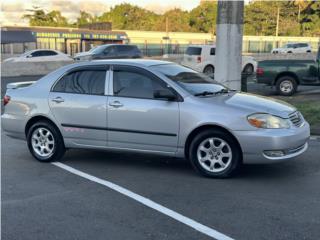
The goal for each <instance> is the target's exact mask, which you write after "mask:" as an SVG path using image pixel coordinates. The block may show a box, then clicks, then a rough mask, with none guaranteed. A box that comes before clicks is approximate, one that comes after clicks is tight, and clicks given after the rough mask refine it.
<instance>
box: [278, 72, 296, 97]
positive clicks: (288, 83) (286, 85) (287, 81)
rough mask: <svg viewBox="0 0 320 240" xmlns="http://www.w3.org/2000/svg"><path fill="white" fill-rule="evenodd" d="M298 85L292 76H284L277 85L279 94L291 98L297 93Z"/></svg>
mask: <svg viewBox="0 0 320 240" xmlns="http://www.w3.org/2000/svg"><path fill="white" fill-rule="evenodd" d="M297 87H298V84H297V82H296V80H295V79H294V78H293V77H291V76H284V77H281V78H279V79H278V81H277V83H276V88H277V93H278V94H279V95H283V96H291V95H293V94H294V93H295V92H296V91H297Z"/></svg>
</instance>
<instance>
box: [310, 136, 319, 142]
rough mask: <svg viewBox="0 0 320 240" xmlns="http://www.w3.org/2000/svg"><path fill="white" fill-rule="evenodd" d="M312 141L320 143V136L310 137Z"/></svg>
mask: <svg viewBox="0 0 320 240" xmlns="http://www.w3.org/2000/svg"><path fill="white" fill-rule="evenodd" d="M310 140H313V141H318V142H320V136H319V135H311V136H310Z"/></svg>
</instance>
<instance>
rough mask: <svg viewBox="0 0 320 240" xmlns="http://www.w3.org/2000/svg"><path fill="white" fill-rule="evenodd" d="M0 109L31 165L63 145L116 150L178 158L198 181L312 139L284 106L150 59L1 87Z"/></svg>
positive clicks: (75, 68)
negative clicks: (0, 101)
mask: <svg viewBox="0 0 320 240" xmlns="http://www.w3.org/2000/svg"><path fill="white" fill-rule="evenodd" d="M4 104H5V111H4V113H3V115H2V124H3V130H4V131H5V132H6V134H7V135H9V136H11V137H15V138H21V139H26V140H27V143H28V147H29V150H30V152H31V154H32V155H33V156H34V157H35V158H36V159H38V160H39V161H57V160H59V159H60V158H62V156H63V155H64V153H65V151H66V149H69V148H87V149H89V148H90V149H109V150H112V149H117V150H119V149H120V150H123V151H138V152H148V153H157V154H162V155H167V156H176V157H182V158H186V159H189V160H190V162H191V163H192V165H193V167H194V168H195V169H196V170H197V171H198V172H199V173H201V174H203V175H205V176H209V177H228V176H231V175H232V174H234V173H235V172H236V171H237V170H238V169H239V168H240V166H241V165H242V163H274V162H279V161H282V160H287V159H290V158H292V157H295V156H297V155H299V154H301V153H303V152H304V151H305V150H306V149H307V147H308V144H307V141H308V138H309V135H310V130H309V124H308V123H307V122H306V121H305V120H304V118H303V116H302V115H301V113H299V112H298V111H297V110H296V109H295V108H294V107H293V106H291V105H289V104H287V103H285V102H280V101H276V100H273V99H270V98H266V97H261V96H257V95H253V94H247V93H241V92H237V91H233V90H230V89H228V88H226V87H224V86H222V85H221V84H219V83H217V82H215V81H213V80H212V79H211V78H209V77H207V76H205V75H203V74H201V73H198V72H196V71H193V70H191V69H189V68H185V67H182V66H180V65H177V64H173V63H170V62H164V61H155V60H104V61H92V62H85V63H77V64H72V65H68V66H65V67H62V68H60V69H58V70H56V71H54V72H52V73H50V74H48V75H47V76H45V77H43V78H41V79H40V80H38V81H37V82H23V83H11V84H8V86H7V92H6V96H5V97H4Z"/></svg>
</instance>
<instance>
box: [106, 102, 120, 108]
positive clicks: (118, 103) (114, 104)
mask: <svg viewBox="0 0 320 240" xmlns="http://www.w3.org/2000/svg"><path fill="white" fill-rule="evenodd" d="M109 106H111V107H114V108H119V107H123V104H122V103H121V102H119V101H114V102H111V103H109Z"/></svg>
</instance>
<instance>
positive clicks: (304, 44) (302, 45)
mask: <svg viewBox="0 0 320 240" xmlns="http://www.w3.org/2000/svg"><path fill="white" fill-rule="evenodd" d="M298 45H299V47H308V44H307V43H299V44H298Z"/></svg>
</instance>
